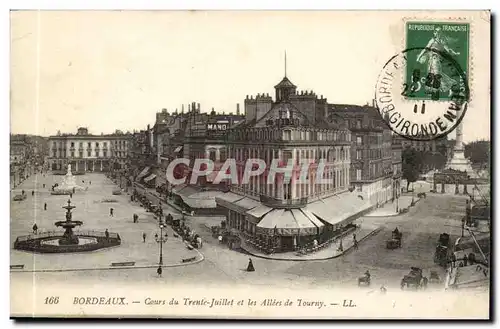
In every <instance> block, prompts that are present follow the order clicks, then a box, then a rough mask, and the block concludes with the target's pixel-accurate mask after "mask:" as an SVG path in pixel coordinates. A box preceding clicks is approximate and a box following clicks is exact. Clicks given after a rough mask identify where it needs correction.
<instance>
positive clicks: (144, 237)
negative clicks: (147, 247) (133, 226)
mask: <svg viewBox="0 0 500 329" xmlns="http://www.w3.org/2000/svg"><path fill="white" fill-rule="evenodd" d="M142 242H143V243H146V233H142Z"/></svg>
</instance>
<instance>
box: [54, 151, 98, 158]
mask: <svg viewBox="0 0 500 329" xmlns="http://www.w3.org/2000/svg"><path fill="white" fill-rule="evenodd" d="M60 154H61V157H62V158H65V157H66V152H62V153H60ZM94 154H95V157H97V158H98V157H99V151H95V152H94ZM52 155H53V157H54V158H57V151H54V152H53V154H52ZM70 155H71V157H72V158H74V157H75V152H74V151H71V152H70ZM91 156H92V151H87V157H91ZM102 156H103V157H104V158H106V157H107V156H108V152H106V151H103V152H102ZM78 157H79V158H83V152H81V151H80V152H78Z"/></svg>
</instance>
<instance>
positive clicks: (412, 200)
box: [411, 182, 415, 206]
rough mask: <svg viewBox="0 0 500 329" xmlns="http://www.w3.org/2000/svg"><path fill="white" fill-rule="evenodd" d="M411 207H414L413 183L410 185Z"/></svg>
mask: <svg viewBox="0 0 500 329" xmlns="http://www.w3.org/2000/svg"><path fill="white" fill-rule="evenodd" d="M411 205H412V206H413V205H415V183H414V182H412V183H411Z"/></svg>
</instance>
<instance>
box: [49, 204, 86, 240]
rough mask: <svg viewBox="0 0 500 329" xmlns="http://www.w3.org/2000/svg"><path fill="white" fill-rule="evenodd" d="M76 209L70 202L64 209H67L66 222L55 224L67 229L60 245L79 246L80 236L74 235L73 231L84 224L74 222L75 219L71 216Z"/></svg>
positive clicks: (77, 221)
mask: <svg viewBox="0 0 500 329" xmlns="http://www.w3.org/2000/svg"><path fill="white" fill-rule="evenodd" d="M74 208H76V207H75V206H72V205H71V201H70V200H68V205H67V206H65V207H63V209H66V220H65V221H59V222H56V223H55V225H56V226H57V227H62V228H64V229H65V231H64V234H63V236H62V238H60V239H59V245H68V244H78V236H76V235H75V234H74V233H73V229H74V228H75V227H77V226H82V225H83V222H82V221H79V220H76V221H74V220H72V219H71V218H72V217H73V216H72V215H71V210H72V209H74Z"/></svg>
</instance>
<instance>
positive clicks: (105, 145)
mask: <svg viewBox="0 0 500 329" xmlns="http://www.w3.org/2000/svg"><path fill="white" fill-rule="evenodd" d="M65 144H66V143H64V142H61V143H60V145H61V146H64V145H65ZM52 145H53V146H54V148H56V147H57V145H58V143H57V142H53V143H52ZM102 145H103V147H105V148H106V147H108V142H102ZM125 145H127V141H115V146H125ZM78 146H79V147H80V148H82V147H83V142H79V143H78ZM95 146H96V147H99V142H95ZM71 147H75V142H71ZM87 147H92V142H87Z"/></svg>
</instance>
